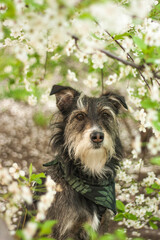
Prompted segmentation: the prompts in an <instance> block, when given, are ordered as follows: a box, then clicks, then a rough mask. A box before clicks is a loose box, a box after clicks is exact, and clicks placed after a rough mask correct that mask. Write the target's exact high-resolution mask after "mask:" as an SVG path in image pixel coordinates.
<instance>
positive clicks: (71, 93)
mask: <svg viewBox="0 0 160 240" xmlns="http://www.w3.org/2000/svg"><path fill="white" fill-rule="evenodd" d="M53 94H55V95H56V104H57V107H58V109H59V110H60V111H61V112H62V113H65V112H67V111H69V109H70V108H71V106H72V103H73V99H74V98H75V96H76V95H77V94H78V92H77V91H76V90H74V89H73V88H71V87H68V86H60V85H54V86H53V87H52V90H51V92H50V95H53Z"/></svg>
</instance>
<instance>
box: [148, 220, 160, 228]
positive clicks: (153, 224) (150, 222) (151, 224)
mask: <svg viewBox="0 0 160 240" xmlns="http://www.w3.org/2000/svg"><path fill="white" fill-rule="evenodd" d="M149 225H150V226H151V227H152V228H153V229H158V226H157V225H156V224H155V223H153V222H152V221H149Z"/></svg>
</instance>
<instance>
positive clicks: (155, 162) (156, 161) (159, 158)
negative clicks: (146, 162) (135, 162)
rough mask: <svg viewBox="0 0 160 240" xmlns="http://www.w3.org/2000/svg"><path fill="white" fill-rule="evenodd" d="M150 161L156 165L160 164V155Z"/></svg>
mask: <svg viewBox="0 0 160 240" xmlns="http://www.w3.org/2000/svg"><path fill="white" fill-rule="evenodd" d="M150 162H151V163H152V164H154V165H159V166H160V157H154V158H151V160H150Z"/></svg>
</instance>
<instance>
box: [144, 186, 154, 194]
mask: <svg viewBox="0 0 160 240" xmlns="http://www.w3.org/2000/svg"><path fill="white" fill-rule="evenodd" d="M145 190H146V193H147V194H151V193H153V192H154V190H153V189H152V188H149V187H148V188H146V189H145Z"/></svg>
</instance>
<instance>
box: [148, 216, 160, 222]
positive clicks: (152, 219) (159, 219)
mask: <svg viewBox="0 0 160 240" xmlns="http://www.w3.org/2000/svg"><path fill="white" fill-rule="evenodd" d="M150 220H151V221H159V222H160V218H159V217H151V218H150Z"/></svg>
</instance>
